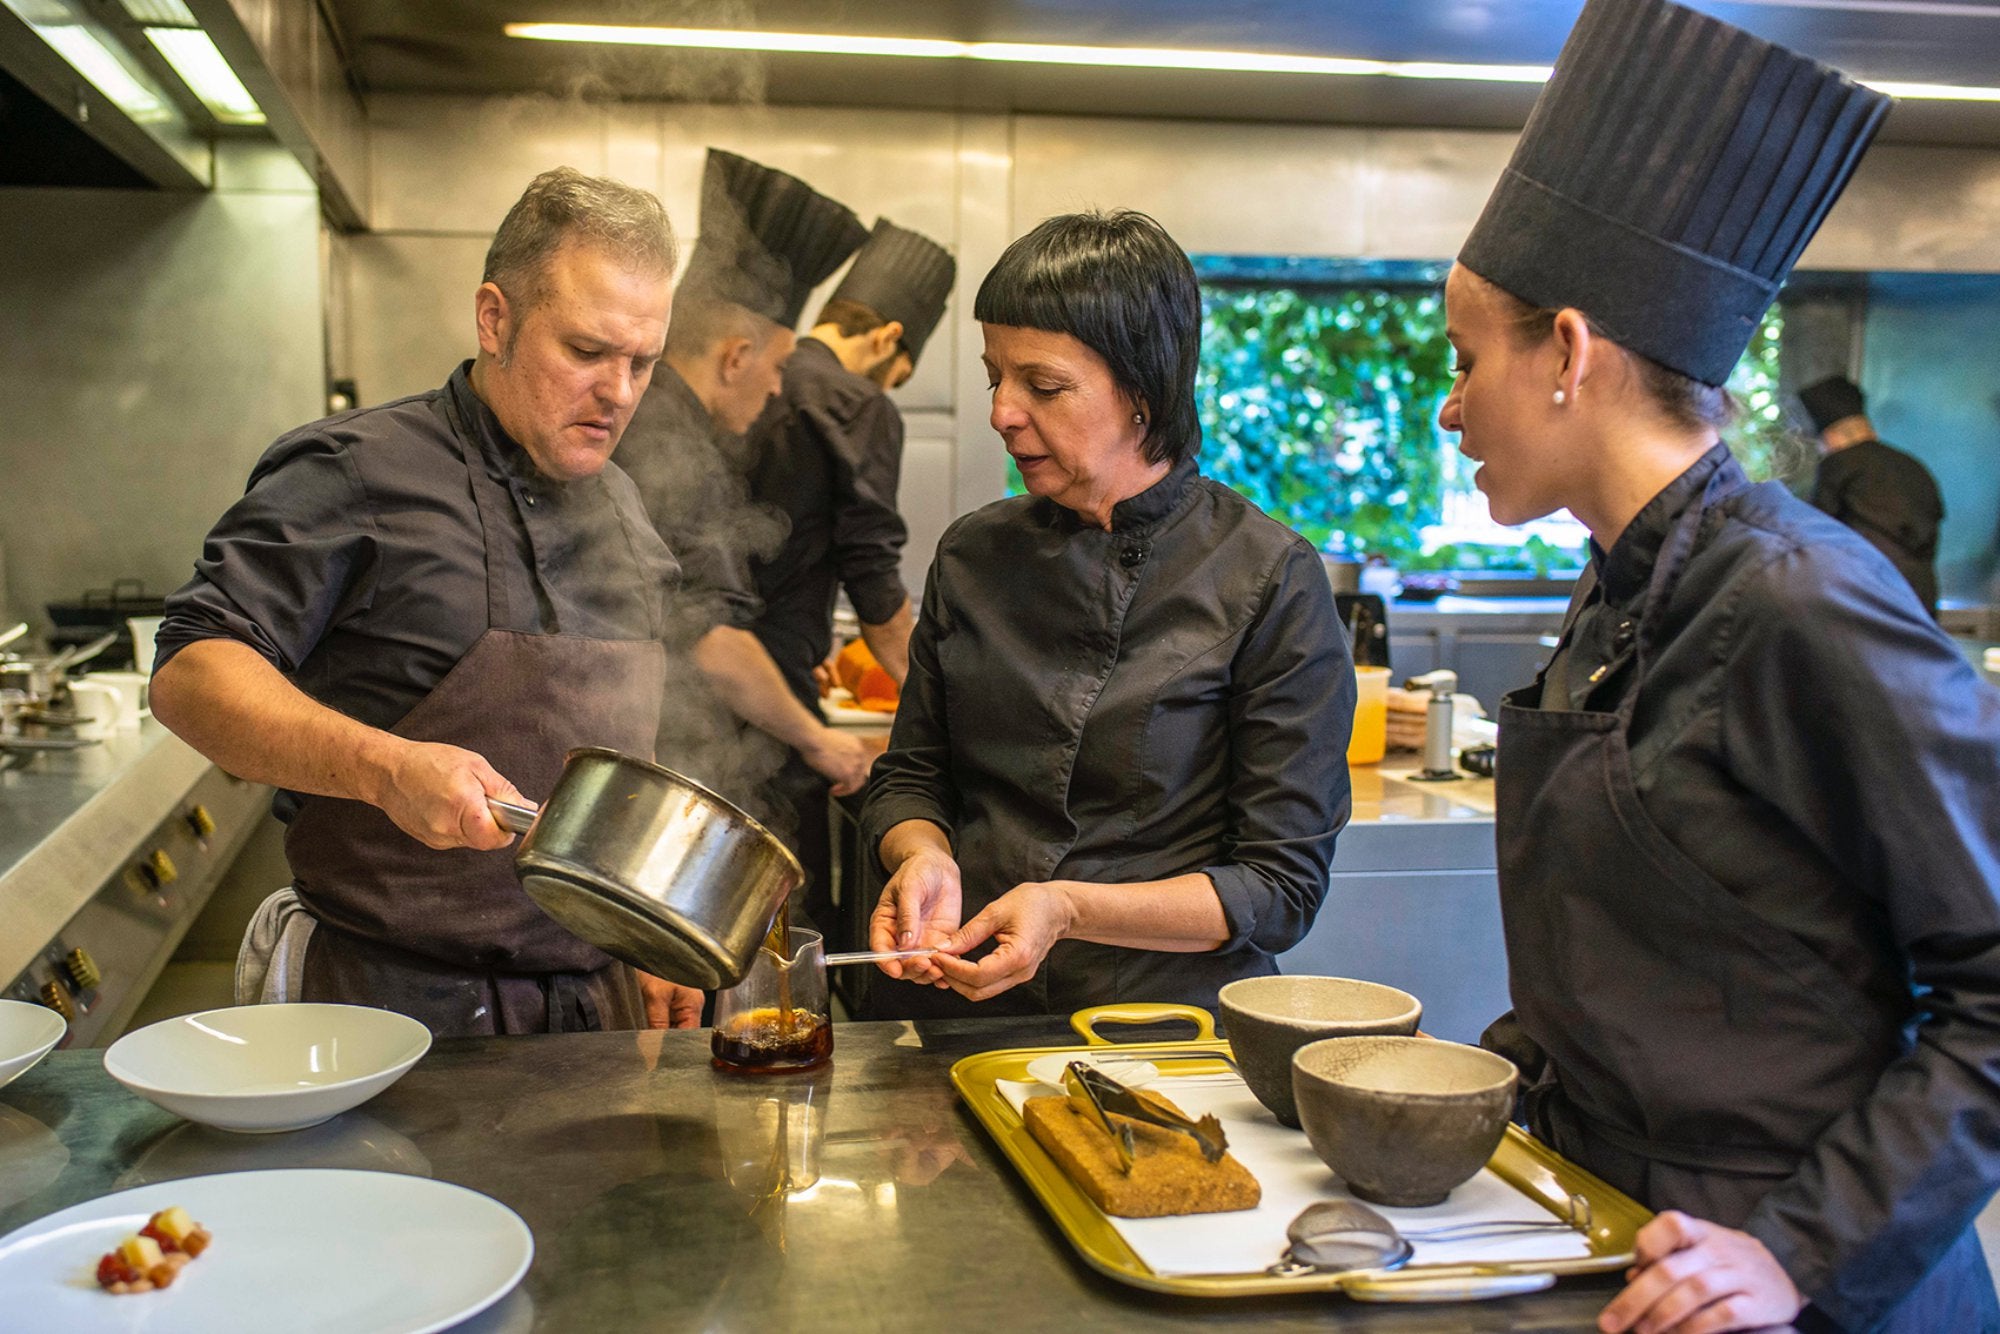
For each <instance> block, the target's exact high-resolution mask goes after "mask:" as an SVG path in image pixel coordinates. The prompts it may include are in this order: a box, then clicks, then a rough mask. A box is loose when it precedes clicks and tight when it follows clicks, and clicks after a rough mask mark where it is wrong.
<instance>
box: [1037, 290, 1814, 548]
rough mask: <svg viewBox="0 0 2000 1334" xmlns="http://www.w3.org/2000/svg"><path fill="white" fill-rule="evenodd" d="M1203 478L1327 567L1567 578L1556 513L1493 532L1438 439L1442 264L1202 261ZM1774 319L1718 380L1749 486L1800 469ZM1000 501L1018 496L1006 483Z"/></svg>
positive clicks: (1780, 321) (1450, 445) (1779, 329)
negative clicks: (1306, 546)
mask: <svg viewBox="0 0 2000 1334" xmlns="http://www.w3.org/2000/svg"><path fill="white" fill-rule="evenodd" d="M1195 266H1196V271H1197V273H1198V274H1199V275H1200V276H1201V278H1202V317H1203V330H1202V356H1201V367H1200V371H1199V374H1198V378H1197V380H1196V385H1195V400H1196V406H1197V408H1198V409H1199V412H1200V415H1201V424H1202V432H1203V444H1202V469H1203V471H1204V472H1206V473H1207V474H1208V475H1209V476H1211V477H1213V478H1215V479H1216V480H1217V481H1220V482H1222V483H1224V484H1225V485H1228V486H1231V487H1234V488H1235V489H1236V490H1237V491H1240V492H1241V493H1242V494H1243V495H1245V496H1246V497H1248V498H1249V499H1250V500H1251V501H1253V502H1254V503H1255V504H1256V505H1258V506H1259V507H1260V508H1262V509H1263V510H1265V511H1266V512H1267V513H1269V514H1270V515H1272V517H1274V518H1277V519H1279V520H1281V521H1282V522H1284V523H1286V524H1289V525H1290V526H1291V527H1292V528H1294V529H1296V530H1297V531H1298V532H1299V533H1301V534H1303V535H1304V536H1305V537H1306V538H1307V539H1308V540H1309V541H1311V542H1312V543H1314V544H1315V545H1316V546H1318V547H1320V548H1322V549H1323V550H1326V551H1331V552H1342V553H1346V554H1349V555H1353V556H1356V557H1360V558H1370V557H1380V558H1381V559H1383V560H1386V561H1387V562H1389V563H1390V564H1391V565H1394V566H1395V567H1397V568H1398V569H1402V570H1468V571H1470V570H1479V571H1490V572H1495V573H1498V572H1502V571H1505V572H1513V573H1519V574H1522V575H1533V576H1545V575H1549V574H1552V573H1563V572H1567V571H1573V570H1575V569H1577V568H1578V567H1579V566H1580V565H1581V564H1582V561H1583V552H1584V541H1585V537H1586V534H1585V532H1584V529H1583V527H1582V525H1580V524H1578V523H1577V522H1576V521H1575V520H1574V519H1572V518H1571V517H1570V516H1569V515H1568V514H1566V513H1564V514H1557V515H1552V516H1550V517H1549V518H1547V519H1543V520H1539V521H1537V522H1535V523H1531V524H1526V525H1523V526H1521V527H1519V528H1504V527H1501V526H1500V525H1498V524H1496V523H1494V522H1493V521H1492V518H1491V516H1490V515H1489V514H1488V512H1487V508H1486V499H1485V497H1484V496H1483V495H1481V494H1480V493H1479V491H1478V489H1477V488H1476V487H1475V486H1474V485H1473V481H1472V477H1473V472H1474V471H1475V469H1474V465H1473V464H1472V463H1471V461H1470V460H1468V459H1466V458H1465V457H1464V456H1463V455H1461V454H1460V453H1459V452H1458V450H1457V448H1456V447H1455V446H1456V440H1457V437H1455V436H1453V435H1449V434H1446V433H1445V432H1443V431H1441V430H1439V429H1438V425H1437V412H1438V406H1439V404H1440V403H1441V402H1442V401H1443V399H1444V396H1445V395H1446V394H1447V393H1448V392H1450V389H1451V378H1452V376H1451V364H1452V351H1451V345H1450V343H1448V342H1447V341H1446V340H1445V336H1444V323H1445V316H1444V292H1443V286H1444V275H1445V271H1446V268H1447V266H1446V265H1442V264H1407V263H1360V262H1356V263H1346V264H1342V263H1334V262H1326V261H1312V260H1292V259H1241V258H1229V257H1217V256H1197V257H1196V259H1195ZM1783 331H1784V315H1783V310H1782V308H1781V307H1779V306H1773V307H1772V308H1771V311H1770V313H1769V314H1768V315H1767V316H1766V317H1765V319H1764V323H1763V326H1762V327H1761V328H1760V329H1759V330H1758V331H1757V334H1756V337H1755V338H1754V339H1752V341H1751V344H1750V348H1749V350H1748V351H1747V352H1746V353H1744V356H1743V360H1742V361H1741V362H1739V363H1738V365H1737V367H1736V370H1735V373H1734V374H1733V375H1732V376H1731V377H1730V381H1729V387H1730V389H1731V391H1732V392H1733V393H1734V394H1735V396H1736V399H1737V402H1738V403H1739V404H1740V405H1741V407H1742V409H1743V410H1742V412H1741V414H1740V416H1739V418H1738V420H1737V421H1736V422H1735V424H1734V425H1732V426H1731V427H1730V428H1729V429H1728V430H1727V431H1725V433H1724V434H1725V437H1726V438H1727V440H1728V441H1729V444H1730V446H1731V448H1733V449H1734V450H1735V451H1736V454H1737V457H1738V458H1740V459H1742V460H1743V463H1744V465H1745V467H1746V469H1747V470H1748V471H1749V473H1750V475H1751V476H1752V477H1754V478H1759V479H1762V478H1765V477H1771V476H1777V475H1781V474H1783V473H1784V472H1785V471H1787V468H1786V466H1785V465H1787V464H1792V463H1795V462H1796V455H1797V452H1798V448H1799V444H1798V441H1797V439H1796V438H1795V437H1793V436H1791V435H1790V434H1789V433H1788V431H1787V428H1786V426H1785V422H1784V405H1783V402H1782V400H1781V399H1780V396H1779V391H1778V358H1779V349H1780V341H1781V335H1782V334H1783ZM1009 472H1010V490H1012V491H1014V492H1016V493H1018V492H1019V491H1020V490H1021V481H1020V477H1019V475H1018V474H1014V473H1013V472H1012V469H1011V468H1010V470H1009Z"/></svg>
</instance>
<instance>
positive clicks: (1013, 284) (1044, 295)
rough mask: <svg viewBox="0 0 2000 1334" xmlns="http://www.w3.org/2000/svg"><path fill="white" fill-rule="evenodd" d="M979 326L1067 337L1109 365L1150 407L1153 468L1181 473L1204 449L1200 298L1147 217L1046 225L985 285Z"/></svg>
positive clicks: (1169, 243) (1186, 266)
mask: <svg viewBox="0 0 2000 1334" xmlns="http://www.w3.org/2000/svg"><path fill="white" fill-rule="evenodd" d="M972 317H973V318H974V319H976V320H978V321H980V322H981V323H982V324H1004V325H1010V326H1013V327H1015V328H1022V329H1042V330H1046V331H1047V332H1050V333H1061V334H1068V335H1069V336H1070V337H1072V338H1074V339H1076V340H1077V341H1078V342H1080V343H1082V344H1083V345H1084V346H1085V347H1087V348H1089V349H1090V350H1091V351H1093V352H1095V353H1097V355H1098V356H1100V357H1103V358H1104V360H1105V362H1106V363H1107V364H1108V365H1109V366H1110V367H1111V378H1112V380H1113V381H1114V382H1115V383H1116V384H1117V385H1118V388H1119V389H1120V390H1122V391H1123V392H1124V393H1125V394H1127V395H1128V396H1129V397H1130V398H1131V399H1132V400H1133V401H1134V402H1135V403H1138V404H1141V405H1142V406H1143V407H1144V410H1145V412H1146V440H1145V443H1144V445H1143V446H1142V449H1143V450H1144V453H1145V456H1146V458H1147V460H1148V461H1149V462H1153V463H1165V462H1174V463H1178V462H1180V461H1181V460H1182V459H1185V458H1188V457H1189V456H1191V455H1192V454H1193V453H1194V452H1195V450H1196V449H1197V448H1198V447H1199V446H1200V444H1201V423H1200V421H1199V420H1198V419H1197V418H1196V416H1195V409H1194V379H1195V368H1196V365H1197V364H1198V363H1199V361H1200V359H1201V289H1200V287H1199V286H1197V285H1196V283H1195V278H1194V265H1192V264H1190V263H1189V262H1188V257H1187V255H1186V254H1185V253H1184V252H1183V251H1182V250H1181V248H1180V246H1179V245H1177V244H1175V242H1174V238H1173V237H1171V236H1169V235H1167V231H1166V228H1164V227H1162V226H1160V224H1159V223H1157V222H1155V221H1153V220H1152V219H1151V218H1149V217H1147V216H1146V215H1145V214H1143V213H1135V212H1133V211H1131V210H1130V209H1118V210H1116V211H1114V212H1109V213H1104V212H1095V211H1093V212H1090V213H1065V214H1062V215H1061V216H1059V217H1054V218H1048V219H1046V220H1044V221H1043V222H1042V223H1041V224H1040V225H1039V226H1037V227H1036V228H1035V230H1033V231H1031V232H1029V233H1028V234H1027V235H1026V236H1023V237H1022V238H1021V239H1020V240H1018V241H1016V242H1014V244H1012V245H1010V246H1008V247H1007V249H1006V251H1005V252H1004V253H1003V254H1002V255H1001V256H1000V262H999V263H998V264H995V265H994V266H993V270H992V272H990V273H988V274H987V275H986V278H985V281H983V282H981V283H980V284H979V295H978V296H977V297H975V298H974V299H973V302H972Z"/></svg>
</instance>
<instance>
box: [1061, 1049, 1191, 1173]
mask: <svg viewBox="0 0 2000 1334" xmlns="http://www.w3.org/2000/svg"><path fill="white" fill-rule="evenodd" d="M1063 1089H1064V1091H1065V1092H1067V1093H1068V1094H1069V1100H1070V1102H1071V1103H1072V1104H1073V1105H1074V1106H1075V1107H1076V1109H1077V1110H1078V1111H1079V1112H1081V1113H1083V1115H1085V1116H1086V1117H1088V1118H1089V1119H1090V1120H1091V1122H1092V1123H1094V1124H1095V1125H1096V1126H1097V1128H1098V1129H1100V1130H1102V1131H1103V1132H1104V1133H1105V1134H1107V1135H1109V1136H1110V1137H1111V1144H1112V1147H1114V1148H1115V1149H1117V1150H1118V1161H1119V1163H1120V1165H1121V1168H1122V1170H1123V1171H1125V1172H1127V1173H1129V1172H1131V1170H1132V1161H1133V1158H1134V1155H1135V1147H1136V1145H1135V1140H1134V1137H1133V1134H1132V1127H1131V1126H1129V1125H1120V1124H1117V1123H1114V1122H1113V1121H1112V1120H1111V1113H1114V1112H1115V1113H1116V1114H1117V1115H1119V1116H1123V1117H1128V1118H1130V1119H1131V1120H1133V1121H1143V1122H1145V1123H1146V1124H1147V1125H1149V1126H1158V1127H1159V1128H1160V1129H1162V1130H1171V1131H1173V1132H1175V1133H1176V1134H1180V1135H1186V1136H1187V1137H1188V1138H1190V1139H1192V1140H1193V1141H1194V1142H1195V1143H1196V1144H1197V1145H1199V1146H1200V1148H1201V1156H1202V1157H1203V1158H1205V1159H1207V1160H1208V1161H1209V1162H1211V1163H1216V1162H1221V1161H1222V1155H1223V1154H1224V1153H1226V1152H1227V1151H1228V1149H1229V1137H1228V1136H1227V1135H1224V1134H1223V1133H1222V1122H1220V1121H1218V1120H1216V1119H1215V1117H1214V1116H1213V1115H1208V1116H1204V1117H1202V1118H1201V1119H1200V1120H1199V1121H1190V1120H1189V1119H1188V1118H1187V1117H1185V1116H1182V1115H1181V1114H1180V1113H1179V1112H1176V1111H1173V1110H1171V1109H1169V1108H1166V1107H1163V1106H1161V1105H1159V1104H1158V1103H1154V1102H1150V1101H1148V1100H1147V1099H1145V1098H1142V1097H1140V1096H1139V1095H1138V1094H1137V1093H1136V1092H1134V1091H1133V1090H1131V1089H1129V1088H1127V1087H1126V1086H1125V1085H1123V1084H1121V1083H1119V1082H1118V1081H1117V1080H1115V1079H1113V1078H1112V1077H1111V1076H1110V1075H1107V1074H1105V1073H1104V1072H1103V1071H1101V1070H1097V1069H1094V1068H1092V1067H1091V1066H1088V1065H1085V1064H1084V1063H1083V1062H1082V1061H1071V1062H1070V1063H1069V1065H1068V1066H1067V1067H1066V1068H1065V1069H1064V1070H1063Z"/></svg>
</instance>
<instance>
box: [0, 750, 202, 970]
mask: <svg viewBox="0 0 2000 1334" xmlns="http://www.w3.org/2000/svg"><path fill="white" fill-rule="evenodd" d="M209 768H210V765H209V762H208V761H207V760H205V759H203V758H202V757H201V756H200V755H198V754H196V753H195V752H194V751H193V750H192V749H190V748H189V747H188V745H187V744H186V743H185V742H183V741H182V740H181V739H180V738H178V737H176V736H174V735H173V733H171V732H169V731H167V729H166V728H164V727H161V726H160V725H159V724H157V723H155V722H153V721H152V720H151V719H147V720H146V721H145V722H144V723H143V724H142V725H141V727H140V730H139V731H137V732H124V733H118V734H115V735H113V736H111V737H110V738H108V739H106V740H105V741H103V742H101V743H99V744H98V745H95V746H86V747H84V748H83V749H81V750H73V751H62V752H53V753H50V754H45V755H38V756H36V757H35V758H34V760H33V761H32V762H31V763H29V764H27V765H24V766H23V767H21V768H18V769H9V770H7V771H6V772H5V773H0V911H3V912H4V913H5V914H6V922H7V930H6V931H4V932H0V982H3V981H5V979H7V978H11V977H13V976H15V975H16V974H18V973H19V972H20V971H21V970H22V969H24V968H26V967H27V966H28V964H29V963H30V962H32V961H33V959H34V957H35V955H36V953H37V952H38V951H39V950H40V949H41V947H42V945H43V944H44V942H46V941H47V940H48V939H49V938H50V937H51V936H53V935H54V934H55V933H56V932H57V931H59V930H61V929H62V927H63V925H64V923H66V922H68V921H69V919H70V918H71V917H72V916H73V915H75V913H76V911H77V909H78V908H80V907H81V906H82V905H83V903H84V902H85V901H86V900H87V899H89V898H90V896H91V895H92V894H94V893H96V892H97V890H98V888H99V886H101V885H102V884H103V883H104V882H105V881H106V880H108V879H110V878H111V877H112V876H113V875H116V874H117V873H118V871H119V869H120V868H121V867H122V865H123V864H124V862H125V860H126V859H127V858H129V857H130V856H131V855H132V852H133V849H134V848H135V847H137V846H138V844H139V842H140V841H141V840H142V839H144V838H145V837H146V835H147V834H149V833H150V832H152V830H153V828H154V827H155V826H156V825H158V824H159V823H160V822H161V821H162V820H164V819H166V818H167V816H168V815H170V814H171V813H172V812H173V810H174V807H175V805H176V803H178V802H179V801H180V800H181V799H182V798H183V797H185V796H186V795H187V793H188V790H189V789H190V788H192V787H193V786H194V784H195V782H196V781H197V780H199V779H200V778H201V776H202V775H203V774H205V773H207V772H208V770H209Z"/></svg>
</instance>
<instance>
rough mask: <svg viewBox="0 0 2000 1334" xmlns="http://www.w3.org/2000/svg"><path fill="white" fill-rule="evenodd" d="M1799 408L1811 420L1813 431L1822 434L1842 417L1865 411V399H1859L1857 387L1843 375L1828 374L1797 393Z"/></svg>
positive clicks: (1860, 397) (1866, 401) (1866, 409)
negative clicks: (1821, 432) (1802, 409)
mask: <svg viewBox="0 0 2000 1334" xmlns="http://www.w3.org/2000/svg"><path fill="white" fill-rule="evenodd" d="M1799 406H1801V407H1803V408H1804V409H1805V410H1806V416H1808V417H1810V418H1812V424H1813V429H1814V430H1815V431H1824V430H1825V429H1826V428H1827V427H1829V426H1831V425H1833V424H1834V423H1835V422H1837V421H1840V420H1841V419H1843V418H1846V417H1859V416H1861V415H1862V414H1863V413H1865V412H1867V411H1868V400H1867V399H1866V398H1864V397H1862V394H1861V386H1860V385H1858V384H1856V383H1854V381H1852V380H1850V379H1848V378H1847V377H1846V376H1845V375H1829V376H1827V377H1826V378H1825V379H1824V380H1815V381H1814V382H1813V383H1811V384H1809V385H1807V386H1806V387H1805V388H1803V389H1801V390H1799Z"/></svg>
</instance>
